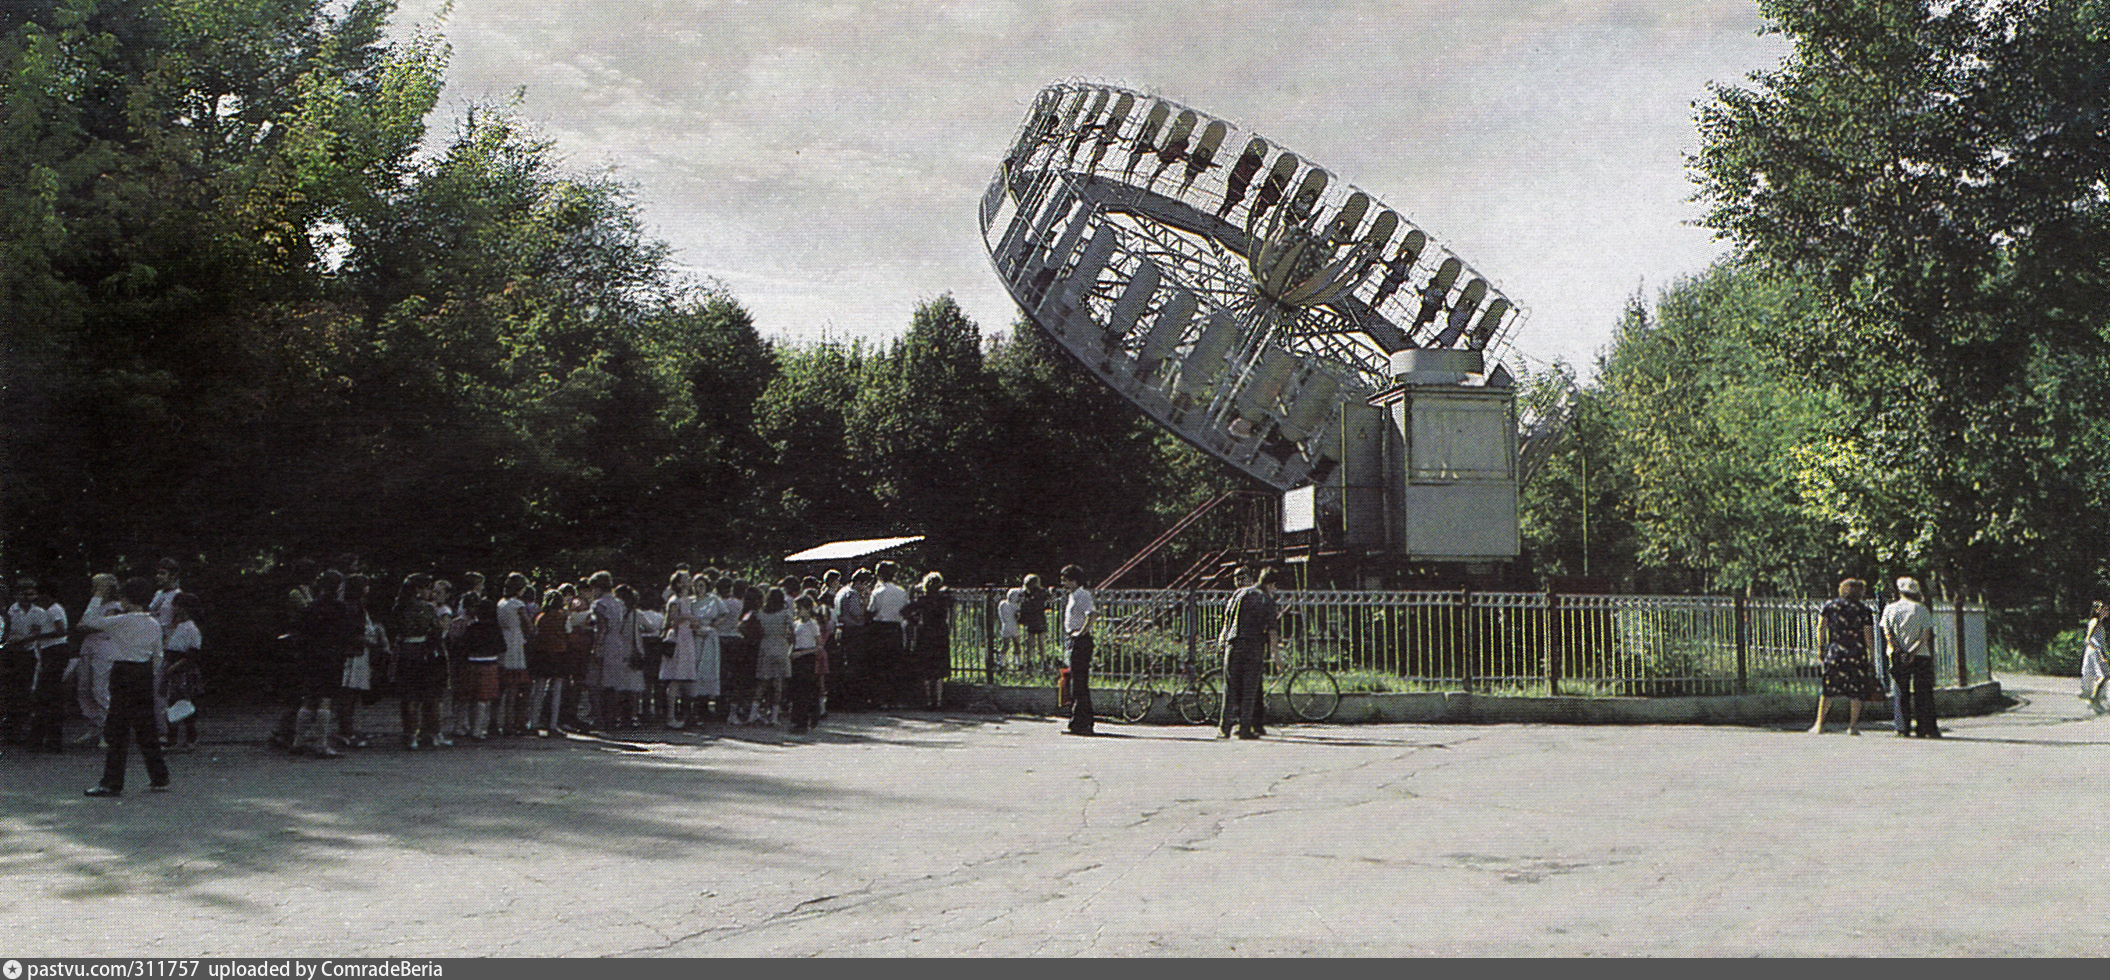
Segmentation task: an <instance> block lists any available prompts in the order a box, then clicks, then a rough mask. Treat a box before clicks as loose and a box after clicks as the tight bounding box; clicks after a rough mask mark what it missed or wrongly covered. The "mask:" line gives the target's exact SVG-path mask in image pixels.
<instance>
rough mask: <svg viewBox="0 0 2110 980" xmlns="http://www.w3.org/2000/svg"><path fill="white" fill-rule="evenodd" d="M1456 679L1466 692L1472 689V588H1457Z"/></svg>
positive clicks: (1470, 691)
mask: <svg viewBox="0 0 2110 980" xmlns="http://www.w3.org/2000/svg"><path fill="white" fill-rule="evenodd" d="M1457 632H1458V680H1459V682H1460V683H1461V684H1462V685H1464V687H1465V690H1466V693H1468V694H1470V693H1472V690H1473V655H1474V652H1475V651H1474V649H1473V648H1474V643H1473V590H1472V589H1470V588H1466V589H1459V590H1458V626H1457Z"/></svg>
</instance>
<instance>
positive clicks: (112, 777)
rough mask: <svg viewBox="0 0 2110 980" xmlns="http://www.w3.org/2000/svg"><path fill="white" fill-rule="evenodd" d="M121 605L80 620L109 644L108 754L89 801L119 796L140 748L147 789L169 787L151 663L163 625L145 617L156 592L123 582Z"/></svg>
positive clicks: (94, 611)
mask: <svg viewBox="0 0 2110 980" xmlns="http://www.w3.org/2000/svg"><path fill="white" fill-rule="evenodd" d="M119 595H120V597H121V598H120V601H119V602H117V603H114V604H104V605H99V606H96V607H95V608H93V609H91V610H89V611H88V612H87V613H86V614H84V615H82V616H81V628H82V629H84V630H88V631H90V632H91V633H93V634H94V635H97V636H101V637H104V638H106V639H108V640H109V641H110V654H109V656H110V715H109V719H108V721H107V722H106V723H105V726H104V728H103V740H104V741H106V742H108V743H109V748H108V749H106V750H105V751H104V753H103V778H102V781H101V782H99V783H97V784H96V785H94V786H91V787H89V788H88V794H87V795H89V796H123V795H124V792H125V757H126V755H127V754H128V753H129V751H130V744H131V743H132V742H134V741H137V742H138V743H139V754H140V755H141V756H143V757H144V758H145V759H146V764H147V780H148V784H149V785H148V787H147V788H149V789H152V790H156V791H160V790H165V789H167V788H168V786H169V767H168V762H167V760H165V759H164V758H163V757H162V755H161V737H160V735H158V734H156V732H155V730H154V719H153V713H154V661H155V660H157V659H159V658H160V656H161V624H160V623H159V622H156V621H155V620H154V614H152V613H150V612H147V604H148V603H151V602H153V601H154V587H153V585H152V584H150V583H148V582H147V580H146V579H143V578H139V577H136V576H135V577H133V578H131V579H127V580H126V581H125V583H124V585H123V587H122V590H121V591H120V593H119Z"/></svg>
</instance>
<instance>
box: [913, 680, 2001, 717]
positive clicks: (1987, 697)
mask: <svg viewBox="0 0 2110 980" xmlns="http://www.w3.org/2000/svg"><path fill="white" fill-rule="evenodd" d="M1092 693H1093V696H1094V699H1095V700H1097V699H1099V698H1106V697H1112V696H1113V695H1114V694H1115V693H1117V692H1116V690H1114V689H1099V688H1095V689H1094V690H1093V692H1092ZM945 702H946V705H947V706H948V707H952V708H959V709H966V710H985V711H999V712H1006V713H1017V714H1039V715H1054V714H1062V713H1064V712H1065V711H1066V709H1058V708H1057V707H1056V704H1055V690H1054V688H1052V687H991V686H987V685H981V684H959V683H949V684H947V685H945ZM2012 703H2013V702H2012V701H2011V700H2010V699H2009V698H2008V697H2007V696H2006V695H2005V694H2002V693H2001V691H2000V684H1999V683H1998V682H1997V681H1987V682H1985V683H1982V684H1973V685H1971V686H1969V687H1947V688H1939V689H1937V690H1936V691H1935V692H1934V708H1935V712H1936V713H1937V714H1939V715H1940V716H1941V717H1944V718H1954V717H1962V716H1966V715H1985V714H1992V713H1994V712H1998V711H2003V710H2005V709H2006V708H2007V707H2009V706H2010V705H2011V704H2012ZM1098 707H1099V710H1100V711H1101V712H1102V713H1103V712H1105V710H1106V708H1107V705H1106V704H1100V705H1098ZM1267 710H1268V717H1269V718H1273V719H1279V720H1281V721H1284V722H1288V721H1292V720H1294V719H1295V715H1293V714H1292V713H1291V712H1290V710H1289V705H1288V704H1286V703H1285V702H1284V701H1283V699H1282V698H1281V696H1279V695H1273V694H1270V695H1269V696H1268V709H1267ZM1816 713H1817V696H1816V695H1815V694H1741V695H1735V694H1732V695H1707V696H1692V697H1662V698H1619V697H1614V698H1573V697H1498V696H1494V695H1487V694H1468V693H1465V692H1459V691H1439V692H1430V693H1418V694H1346V693H1344V694H1342V695H1341V705H1340V707H1339V708H1338V709H1336V710H1335V711H1334V713H1333V717H1332V718H1331V719H1328V721H1329V722H1330V723H1339V724H1377V723H1395V724H1396V723H1403V722H1416V723H1423V724H1447V725H1460V724H1488V725H1499V724H1526V723H1530V724H1555V725H1772V724H1779V723H1782V722H1796V723H1800V724H1808V723H1809V722H1810V721H1811V720H1812V719H1813V718H1815V717H1816ZM1846 715H1847V707H1846V705H1844V704H1834V705H1833V707H1832V709H1831V717H1830V720H1831V721H1832V722H1834V723H1838V724H1844V723H1845V721H1846ZM1861 720H1862V723H1863V724H1864V725H1869V726H1875V725H1879V724H1888V723H1889V721H1890V706H1889V704H1888V703H1877V704H1869V705H1865V706H1864V707H1863V708H1862V712H1861ZM1179 721H1180V719H1179V717H1178V716H1177V714H1176V713H1175V712H1174V711H1173V710H1172V706H1171V705H1170V704H1169V703H1168V702H1167V701H1166V699H1165V698H1162V697H1161V698H1159V699H1158V700H1157V702H1156V703H1154V704H1152V705H1151V706H1150V714H1149V715H1148V716H1146V717H1145V718H1144V719H1143V722H1144V723H1145V724H1153V723H1156V724H1172V723H1177V722H1179Z"/></svg>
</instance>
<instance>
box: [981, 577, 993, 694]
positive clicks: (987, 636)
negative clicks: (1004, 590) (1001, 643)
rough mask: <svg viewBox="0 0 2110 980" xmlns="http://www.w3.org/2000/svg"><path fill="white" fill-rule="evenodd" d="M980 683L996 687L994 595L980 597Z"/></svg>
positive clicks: (991, 593)
mask: <svg viewBox="0 0 2110 980" xmlns="http://www.w3.org/2000/svg"><path fill="white" fill-rule="evenodd" d="M982 683H984V684H987V685H989V686H990V687H995V686H996V593H994V592H990V593H987V594H985V595H983V596H982Z"/></svg>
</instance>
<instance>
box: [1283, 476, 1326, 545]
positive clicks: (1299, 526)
mask: <svg viewBox="0 0 2110 980" xmlns="http://www.w3.org/2000/svg"><path fill="white" fill-rule="evenodd" d="M1318 526H1319V488H1318V487H1316V486H1307V487H1298V488H1297V489H1295V490H1289V491H1286V492H1284V493H1283V494H1282V531H1283V533H1284V534H1287V533H1289V532H1291V531H1309V530H1311V529H1312V528H1315V527H1318Z"/></svg>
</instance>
